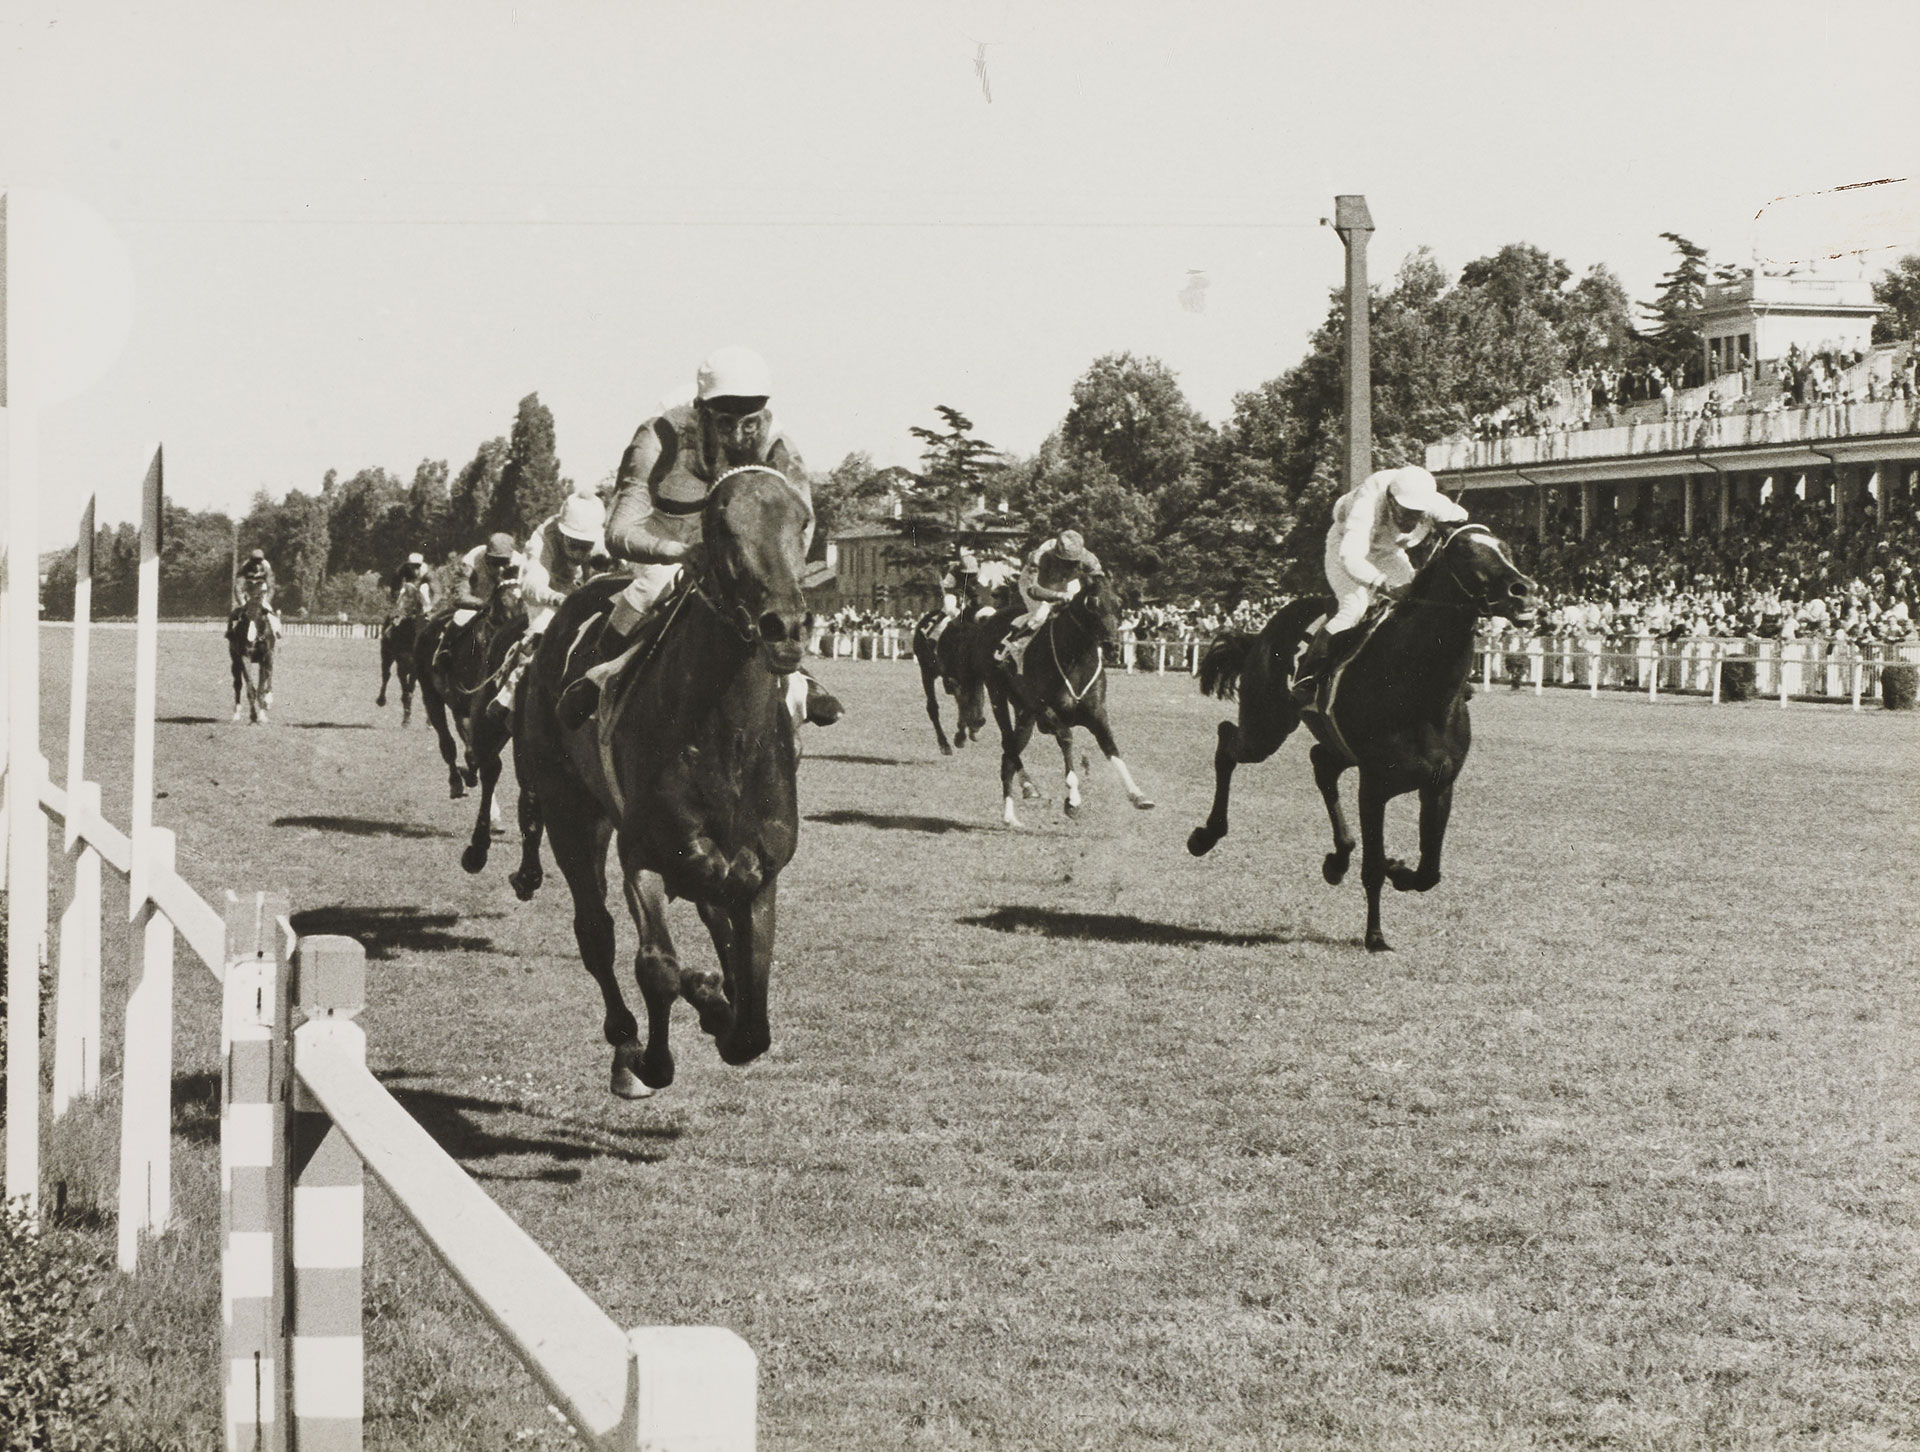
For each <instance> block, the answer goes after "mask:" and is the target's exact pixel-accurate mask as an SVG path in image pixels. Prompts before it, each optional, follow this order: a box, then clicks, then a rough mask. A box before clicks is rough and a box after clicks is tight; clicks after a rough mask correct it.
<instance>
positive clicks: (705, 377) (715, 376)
mask: <svg viewBox="0 0 1920 1452" xmlns="http://www.w3.org/2000/svg"><path fill="white" fill-rule="evenodd" d="M772 396H773V375H772V374H771V373H769V372H768V371H767V360H766V359H764V358H762V357H761V356H760V355H759V354H758V353H756V352H754V351H753V349H751V348H738V347H732V348H716V349H714V350H713V352H711V353H709V354H708V355H707V359H706V361H705V362H704V363H702V364H701V365H700V371H699V372H698V373H697V374H695V375H694V397H695V398H698V399H703V400H704V399H709V398H771V397H772Z"/></svg>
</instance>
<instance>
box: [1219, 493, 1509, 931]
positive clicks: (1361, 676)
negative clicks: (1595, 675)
mask: <svg viewBox="0 0 1920 1452" xmlns="http://www.w3.org/2000/svg"><path fill="white" fill-rule="evenodd" d="M1533 597H1534V584H1533V581H1532V580H1530V579H1528V578H1527V577H1526V576H1525V575H1524V574H1522V573H1521V572H1520V568H1519V567H1518V566H1517V565H1515V564H1514V563H1513V559H1512V557H1511V556H1509V555H1508V553H1507V549H1506V546H1505V545H1503V544H1502V543H1501V542H1500V540H1499V538H1498V537H1497V536H1495V535H1494V533H1493V531H1491V530H1489V529H1488V528H1487V527H1486V526H1485V525H1480V524H1463V525H1460V526H1459V527H1457V528H1455V529H1454V530H1452V531H1451V532H1450V533H1448V534H1447V535H1446V537H1445V538H1444V539H1443V540H1442V541H1441V542H1440V543H1439V544H1437V545H1436V546H1435V547H1434V548H1433V550H1432V552H1431V553H1430V554H1429V555H1428V556H1427V560H1426V563H1425V564H1423V565H1422V566H1421V567H1420V570H1419V572H1418V573H1417V574H1416V575H1415V576H1414V579H1413V583H1412V584H1411V585H1409V586H1408V587H1407V592H1406V594H1405V596H1404V597H1403V598H1402V599H1401V600H1400V601H1399V602H1398V603H1397V604H1395V605H1394V606H1393V607H1392V608H1391V609H1389V610H1387V611H1386V612H1385V613H1384V614H1383V615H1380V616H1378V617H1376V619H1375V623H1374V624H1373V625H1372V626H1371V628H1370V629H1369V627H1368V626H1367V625H1361V626H1357V627H1355V628H1356V629H1359V630H1362V631H1367V632H1368V633H1367V634H1366V636H1365V639H1364V640H1362V641H1361V642H1360V643H1359V644H1358V646H1357V647H1356V648H1355V649H1354V651H1353V653H1352V654H1351V656H1350V657H1349V658H1348V659H1347V660H1346V662H1345V663H1344V664H1342V665H1340V666H1338V667H1337V668H1336V670H1335V671H1333V672H1331V673H1330V676H1331V680H1330V683H1329V686H1330V689H1331V692H1332V698H1331V703H1330V705H1329V706H1328V708H1327V709H1326V710H1324V711H1322V710H1313V711H1309V712H1306V713H1304V714H1305V719H1306V722H1307V726H1308V729H1309V730H1310V731H1312V733H1313V735H1314V738H1315V745H1314V746H1313V749H1312V750H1311V751H1310V752H1308V758H1309V760H1310V761H1311V762H1312V764H1313V779H1314V781H1315V783H1316V784H1317V785H1318V786H1319V788H1320V795H1321V797H1322V799H1323V800H1324V801H1325V802H1326V805H1327V817H1328V820H1329V822H1330V823H1331V824H1332V827H1333V851H1331V852H1329V853H1328V854H1327V856H1326V859H1325V861H1324V862H1323V863H1322V864H1321V874H1322V876H1324V877H1325V878H1326V880H1327V881H1328V882H1329V883H1332V884H1338V883H1339V882H1340V881H1341V880H1342V879H1343V878H1344V877H1345V876H1346V874H1347V866H1348V862H1349V860H1350V859H1351V857H1352V854H1353V846H1354V841H1353V833H1352V832H1351V831H1350V830H1349V829H1348V827H1347V820H1346V817H1345V815H1344V814H1343V813H1342V811H1341V809H1340V778H1341V776H1342V775H1344V774H1345V772H1346V771H1347V769H1348V768H1349V767H1358V768H1359V771H1360V839H1361V856H1360V881H1361V884H1362V885H1363V886H1364V887H1365V888H1366V893H1367V938H1366V941H1367V947H1368V948H1369V949H1370V950H1371V951H1373V952H1376V953H1379V952H1384V951H1386V950H1387V947H1388V944H1387V940H1386V937H1385V935H1384V934H1383V933H1382V932H1381V931H1380V889H1381V886H1382V885H1383V884H1384V883H1388V882H1391V883H1392V884H1393V886H1394V888H1395V890H1396V891H1399V892H1426V891H1427V890H1429V889H1430V888H1432V887H1433V886H1434V885H1435V884H1436V883H1438V882H1439V881H1440V848H1441V844H1442V843H1443V842H1444V841H1445V839H1446V835H1447V819H1448V815H1449V814H1450V813H1451V811H1452V809H1453V783H1454V779H1455V778H1456V777H1458V776H1459V774H1460V768H1461V766H1462V765H1463V764H1464V763H1465V762H1466V759H1467V749H1468V747H1469V746H1470V745H1471V744H1472V741H1473V729H1472V723H1471V722H1470V721H1469V719H1468V716H1467V698H1468V695H1469V694H1470V688H1469V685H1468V678H1469V676H1470V675H1471V674H1472V671H1473V659H1474V631H1475V629H1476V626H1477V624H1478V622H1479V620H1480V619H1481V617H1483V616H1487V615H1500V616H1505V617H1506V618H1507V619H1510V620H1514V621H1516V622H1518V621H1524V620H1526V619H1528V618H1530V617H1531V615H1532V608H1533V607H1532V605H1531V603H1530V602H1531V601H1532V599H1533ZM1332 608H1333V602H1332V601H1331V600H1329V599H1325V598H1309V599H1305V600H1295V601H1293V602H1292V603H1291V604H1289V605H1286V606H1283V607H1282V608H1281V610H1280V611H1279V613H1277V614H1276V615H1275V616H1274V617H1273V618H1272V619H1271V620H1269V621H1268V622H1267V624H1266V628H1265V629H1264V630H1262V631H1261V632H1260V634H1259V635H1257V636H1254V635H1242V634H1227V635H1221V636H1217V637H1215V639H1214V640H1213V642H1212V644H1210V645H1209V646H1208V647H1207V650H1206V654H1205V655H1204V656H1202V657H1201V661H1200V689H1201V690H1202V691H1204V692H1205V693H1206V694H1208V695H1210V696H1217V697H1219V698H1220V699H1221V700H1231V699H1233V697H1234V696H1235V695H1236V694H1238V696H1239V698H1240V719H1239V722H1238V724H1236V723H1234V722H1232V721H1222V722H1221V723H1220V730H1219V738H1220V739H1219V745H1218V746H1217V747H1216V749H1215V751H1214V754H1213V770H1214V796H1213V811H1212V812H1211V813H1210V814H1209V815H1208V817H1207V820H1206V822H1205V824H1203V825H1202V826H1199V827H1196V828H1195V829H1194V830H1193V833H1192V834H1191V835H1190V836H1189V837H1188V838H1187V850H1188V851H1189V852H1191V853H1192V854H1193V855H1194V856H1196V857H1199V856H1203V855H1204V854H1205V853H1207V852H1210V851H1211V850H1212V849H1213V846H1214V844H1215V843H1217V842H1218V841H1219V840H1220V839H1221V838H1222V837H1224V836H1226V835H1227V796H1228V793H1229V790H1230V788H1231V785H1232V781H1233V769H1234V767H1235V766H1237V765H1239V764H1240V763H1242V762H1256V761H1265V760H1266V759H1267V758H1268V757H1269V756H1271V755H1273V753H1274V752H1275V751H1277V750H1278V749H1279V747H1280V743H1281V742H1283V741H1285V740H1286V739H1287V737H1288V736H1290V735H1292V734H1293V729H1294V727H1296V726H1298V725H1299V724H1300V722H1301V719H1302V715H1303V713H1302V712H1301V710H1300V708H1299V707H1297V706H1296V705H1295V704H1294V702H1293V698H1292V696H1291V695H1290V694H1289V691H1288V681H1289V677H1290V676H1291V674H1292V670H1293V666H1294V663H1295V661H1296V660H1297V658H1298V656H1299V654H1300V652H1301V650H1302V649H1304V647H1305V644H1306V641H1307V639H1308V636H1309V634H1310V633H1311V631H1312V629H1313V626H1314V624H1315V622H1316V621H1318V620H1320V619H1321V618H1323V617H1324V616H1326V615H1327V614H1329V613H1331V611H1332ZM1407 792H1418V793H1419V794H1420V863H1419V866H1417V867H1408V866H1407V865H1406V863H1404V862H1402V861H1400V860H1399V859H1397V858H1392V857H1388V856H1387V851H1386V810H1387V803H1388V802H1389V801H1391V800H1392V799H1393V798H1394V797H1397V796H1401V795H1403V794H1404V793H1407Z"/></svg>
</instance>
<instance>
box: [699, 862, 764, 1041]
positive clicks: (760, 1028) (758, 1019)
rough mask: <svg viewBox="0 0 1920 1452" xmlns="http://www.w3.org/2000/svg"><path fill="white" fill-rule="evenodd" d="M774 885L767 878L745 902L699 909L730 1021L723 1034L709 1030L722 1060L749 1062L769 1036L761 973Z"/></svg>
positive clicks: (703, 906)
mask: <svg viewBox="0 0 1920 1452" xmlns="http://www.w3.org/2000/svg"><path fill="white" fill-rule="evenodd" d="M778 888H779V880H778V879H777V878H769V879H768V880H767V881H766V882H765V883H763V884H761V887H760V889H759V891H758V892H756V893H755V894H754V895H753V896H752V897H751V898H750V899H748V900H747V901H744V902H736V903H733V904H731V905H724V906H723V905H722V904H719V903H714V904H702V905H701V908H700V916H701V917H702V918H704V919H705V920H706V924H707V930H708V931H709V932H710V933H711V934H712V935H713V948H714V951H715V952H716V953H717V954H718V955H719V957H720V961H721V962H722V963H724V964H725V965H726V977H727V993H728V997H729V999H730V1001H731V1003H732V1015H733V1021H732V1023H731V1025H730V1026H729V1028H728V1031H727V1032H726V1033H725V1034H717V1035H715V1038H716V1040H717V1041H718V1044H719V1048H720V1058H721V1059H722V1061H724V1062H725V1063H729V1064H750V1063H752V1062H753V1061H754V1060H755V1059H757V1058H759V1057H760V1056H761V1055H762V1054H764V1053H765V1052H766V1051H767V1046H768V1045H769V1044H770V1043H772V1041H773V1034H772V1031H771V1030H770V1029H769V1027H768V1025H767V978H768V975H769V974H770V972H771V971H772V968H773V934H774V925H775V922H776V919H777V914H776V912H775V906H776V902H777V897H776V894H777V892H778Z"/></svg>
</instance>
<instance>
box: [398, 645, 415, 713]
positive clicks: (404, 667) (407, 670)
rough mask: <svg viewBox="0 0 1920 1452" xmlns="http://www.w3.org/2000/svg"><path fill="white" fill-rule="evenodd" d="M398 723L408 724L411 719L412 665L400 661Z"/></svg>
mask: <svg viewBox="0 0 1920 1452" xmlns="http://www.w3.org/2000/svg"><path fill="white" fill-rule="evenodd" d="M399 670H400V724H401V725H402V726H406V725H409V724H410V723H411V722H412V721H413V666H412V665H411V664H410V663H408V662H407V661H404V660H403V661H401V662H400V666H399Z"/></svg>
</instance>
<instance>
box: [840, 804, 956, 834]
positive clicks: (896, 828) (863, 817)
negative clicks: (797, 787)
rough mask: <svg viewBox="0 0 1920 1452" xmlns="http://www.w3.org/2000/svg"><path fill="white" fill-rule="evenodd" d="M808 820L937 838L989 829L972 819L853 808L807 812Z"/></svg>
mask: <svg viewBox="0 0 1920 1452" xmlns="http://www.w3.org/2000/svg"><path fill="white" fill-rule="evenodd" d="M807 820H808V821H809V822H822V823H824V824H826V825H827V826H829V827H877V828H879V830H881V831H882V832H926V833H930V834H931V835H933V836H936V837H937V836H944V835H945V834H946V833H948V832H983V831H985V830H986V828H984V827H981V826H978V825H977V824H975V823H973V822H956V821H955V820H954V819H953V818H951V817H916V816H913V815H910V814H895V813H889V812H862V811H857V810H855V809H853V808H851V807H836V808H835V809H834V810H833V811H831V812H813V813H810V814H809V815H808V817H807Z"/></svg>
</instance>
